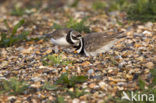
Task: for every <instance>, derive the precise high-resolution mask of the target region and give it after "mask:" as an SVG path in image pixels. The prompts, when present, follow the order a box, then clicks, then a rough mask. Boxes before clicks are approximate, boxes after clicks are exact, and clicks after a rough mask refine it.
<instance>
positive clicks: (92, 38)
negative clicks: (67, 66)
mask: <svg viewBox="0 0 156 103" xmlns="http://www.w3.org/2000/svg"><path fill="white" fill-rule="evenodd" d="M116 36H117V35H114V34H111V35H109V34H106V33H90V34H87V35H86V36H85V37H84V47H85V50H86V51H90V52H93V51H95V50H97V49H99V48H101V47H102V46H104V45H106V44H107V43H108V42H110V41H112V40H114V39H115V38H116Z"/></svg>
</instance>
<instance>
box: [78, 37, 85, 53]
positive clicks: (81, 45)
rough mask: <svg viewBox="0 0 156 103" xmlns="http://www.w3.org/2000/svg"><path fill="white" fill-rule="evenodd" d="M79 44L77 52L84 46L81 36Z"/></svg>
mask: <svg viewBox="0 0 156 103" xmlns="http://www.w3.org/2000/svg"><path fill="white" fill-rule="evenodd" d="M79 45H80V48H79V49H78V50H77V52H78V53H80V52H81V51H82V49H83V47H84V45H83V40H82V38H81V39H80V44H79Z"/></svg>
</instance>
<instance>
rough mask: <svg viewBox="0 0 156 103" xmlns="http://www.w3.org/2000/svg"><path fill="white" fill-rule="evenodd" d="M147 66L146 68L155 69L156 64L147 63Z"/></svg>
mask: <svg viewBox="0 0 156 103" xmlns="http://www.w3.org/2000/svg"><path fill="white" fill-rule="evenodd" d="M145 65H146V67H147V68H149V69H153V67H154V64H153V63H152V62H148V63H146V64H145Z"/></svg>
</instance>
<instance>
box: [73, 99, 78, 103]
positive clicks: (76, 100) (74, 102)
mask: <svg viewBox="0 0 156 103" xmlns="http://www.w3.org/2000/svg"><path fill="white" fill-rule="evenodd" d="M79 102H80V100H79V99H77V98H75V99H73V101H72V103H79Z"/></svg>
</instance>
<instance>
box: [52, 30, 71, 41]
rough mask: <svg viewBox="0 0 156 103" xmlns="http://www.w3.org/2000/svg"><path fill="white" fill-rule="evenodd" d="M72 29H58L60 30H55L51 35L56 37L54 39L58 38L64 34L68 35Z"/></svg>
mask: <svg viewBox="0 0 156 103" xmlns="http://www.w3.org/2000/svg"><path fill="white" fill-rule="evenodd" d="M70 30H71V29H58V30H55V31H54V32H53V33H52V34H51V36H52V37H53V38H54V39H57V38H59V37H63V36H66V35H67V33H68V32H69V31H70Z"/></svg>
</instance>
